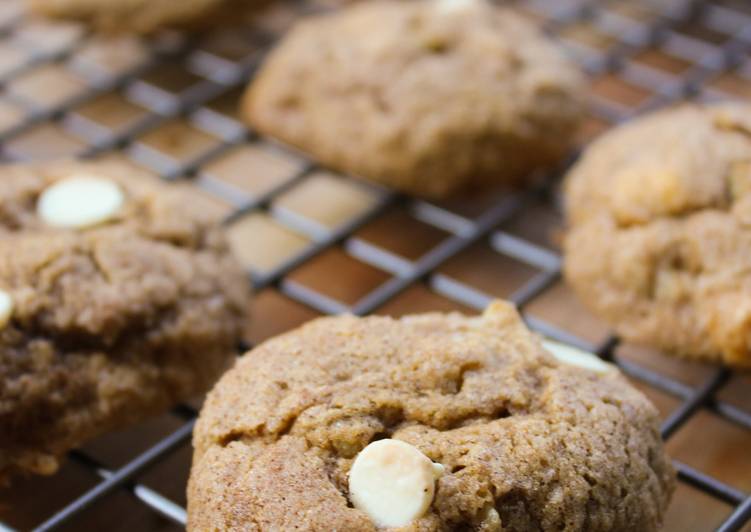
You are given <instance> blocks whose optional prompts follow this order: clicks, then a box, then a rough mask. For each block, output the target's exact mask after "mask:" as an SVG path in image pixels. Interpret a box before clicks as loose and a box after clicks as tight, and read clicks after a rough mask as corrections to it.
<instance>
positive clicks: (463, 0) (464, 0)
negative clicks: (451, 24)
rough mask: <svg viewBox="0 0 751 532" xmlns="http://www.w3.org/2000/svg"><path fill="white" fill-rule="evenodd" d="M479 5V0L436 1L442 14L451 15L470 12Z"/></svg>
mask: <svg viewBox="0 0 751 532" xmlns="http://www.w3.org/2000/svg"><path fill="white" fill-rule="evenodd" d="M478 3H479V2H478V0H436V7H437V8H438V11H439V12H440V13H444V14H451V13H459V12H461V11H469V10H470V9H472V8H474V7H476V6H477V5H478Z"/></svg>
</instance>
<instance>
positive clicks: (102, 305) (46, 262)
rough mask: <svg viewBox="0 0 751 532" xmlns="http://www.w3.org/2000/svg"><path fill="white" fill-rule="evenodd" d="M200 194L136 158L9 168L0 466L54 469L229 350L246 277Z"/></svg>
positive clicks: (212, 370) (0, 179)
mask: <svg viewBox="0 0 751 532" xmlns="http://www.w3.org/2000/svg"><path fill="white" fill-rule="evenodd" d="M87 183H88V185H92V184H93V185H94V186H88V188H87V185H86V184H87ZM75 198H77V199H76V200H75V201H73V200H74V199H75ZM60 199H63V200H64V201H63V202H62V203H61V202H60V201H59V200H60ZM192 199H193V196H192V193H190V192H189V191H188V190H185V189H181V188H180V187H177V186H167V185H164V184H162V183H159V182H158V181H157V180H156V179H153V178H150V177H148V176H145V175H143V174H141V173H139V171H137V170H136V169H134V168H132V167H130V166H128V165H127V164H125V163H90V162H87V163H84V162H51V163H43V164H32V165H17V166H6V167H3V169H2V170H1V171H0V480H1V479H3V478H6V477H8V476H10V475H12V474H13V473H16V472H33V473H40V474H50V473H53V472H54V471H55V470H56V469H57V467H58V465H59V462H60V460H61V458H62V456H63V455H64V453H65V452H66V451H68V450H69V449H71V448H74V447H76V446H78V445H80V444H81V443H83V442H84V441H86V440H87V439H89V438H92V437H94V436H96V435H99V434H101V433H103V432H105V431H109V430H112V429H115V428H120V427H123V426H125V425H127V424H129V423H132V422H135V421H137V420H140V419H142V418H144V417H146V416H148V415H151V414H155V413H158V412H161V411H163V410H165V409H166V408H168V407H170V406H172V405H174V404H176V403H177V402H179V401H181V400H185V399H188V398H190V397H192V396H193V395H195V394H198V393H200V392H203V391H205V390H206V389H207V388H208V387H210V386H211V384H212V383H213V382H214V381H215V379H217V378H218V377H219V375H220V374H221V373H222V372H223V371H224V370H225V369H226V368H227V366H228V365H229V364H230V363H231V361H232V359H233V358H234V354H235V352H236V351H235V349H236V345H237V343H238V340H239V336H240V333H241V328H242V326H243V323H244V320H245V311H246V307H247V297H248V290H249V288H248V282H247V278H246V276H245V274H244V273H243V271H242V269H241V268H240V267H239V266H238V265H237V264H236V263H235V261H234V260H233V258H232V257H231V256H230V253H229V251H228V248H227V246H226V244H225V242H224V237H223V235H222V233H221V232H220V230H219V228H218V226H217V224H216V220H213V219H212V218H211V217H209V216H207V215H204V214H202V213H201V212H197V211H200V209H195V208H194V205H193V201H192ZM66 206H68V207H66ZM69 207H72V208H69Z"/></svg>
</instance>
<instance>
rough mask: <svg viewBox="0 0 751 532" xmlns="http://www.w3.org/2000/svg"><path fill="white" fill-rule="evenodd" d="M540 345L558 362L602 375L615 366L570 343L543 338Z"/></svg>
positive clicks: (613, 369) (614, 368) (612, 369)
mask: <svg viewBox="0 0 751 532" xmlns="http://www.w3.org/2000/svg"><path fill="white" fill-rule="evenodd" d="M542 346H543V347H544V348H545V349H547V350H548V351H549V352H550V353H551V354H552V355H553V356H554V357H555V358H557V359H558V361H559V362H563V363H564V364H569V365H571V366H578V367H580V368H584V369H588V370H591V371H594V372H596V373H599V374H601V375H604V374H606V373H610V372H611V371H615V370H616V367H615V366H613V365H612V364H608V363H607V362H604V361H603V360H602V359H601V358H600V357H598V356H595V355H593V354H592V353H587V352H586V351H582V350H581V349H577V348H575V347H571V346H570V345H566V344H561V343H559V342H554V341H552V340H543V341H542Z"/></svg>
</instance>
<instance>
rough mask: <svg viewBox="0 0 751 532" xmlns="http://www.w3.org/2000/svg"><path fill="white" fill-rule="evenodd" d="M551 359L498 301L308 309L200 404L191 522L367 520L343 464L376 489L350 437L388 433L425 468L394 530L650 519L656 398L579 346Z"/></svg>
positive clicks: (661, 468) (664, 490)
mask: <svg viewBox="0 0 751 532" xmlns="http://www.w3.org/2000/svg"><path fill="white" fill-rule="evenodd" d="M558 356H560V357H561V358H560V359H559V358H557V357H555V356H553V355H551V353H550V352H549V351H546V349H544V348H543V346H542V344H541V343H540V341H539V339H538V338H537V337H535V336H534V335H533V334H532V333H530V331H529V330H528V329H527V328H526V327H525V326H524V324H523V322H522V321H521V319H520V318H519V315H518V314H517V312H516V311H515V310H514V308H513V307H512V306H511V305H509V304H507V303H503V302H495V303H493V304H492V305H491V306H490V307H488V309H487V310H486V311H485V313H484V314H483V315H482V316H479V317H467V316H463V315H460V314H437V313H435V314H424V315H416V316H408V317H404V318H402V319H398V320H395V319H391V318H387V317H368V318H356V317H353V316H340V317H330V318H322V319H318V320H315V321H313V322H311V323H309V324H307V325H305V326H303V327H301V328H300V329H297V330H295V331H292V332H290V333H287V334H284V335H282V336H280V337H277V338H275V339H272V340H269V341H267V342H266V343H264V344H262V345H260V346H259V347H257V348H256V349H254V350H253V351H250V352H249V353H247V354H246V355H245V356H244V357H242V358H240V359H239V360H238V362H237V363H236V365H235V367H234V369H232V370H231V371H229V372H228V373H227V374H226V375H225V376H224V377H222V379H221V380H220V382H219V383H218V384H217V385H216V386H215V388H214V390H213V391H212V392H211V393H210V394H209V397H208V399H207V402H206V403H205V406H204V408H203V411H202V412H201V415H200V417H199V420H198V422H197V425H196V428H195V431H194V439H193V443H194V447H195V454H194V457H193V468H192V471H191V478H190V482H189V487H188V516H189V517H188V529H189V530H193V531H198V530H253V531H262V530H263V531H266V530H293V529H294V530H321V531H323V530H326V531H328V530H348V531H373V530H375V529H376V523H375V522H374V520H373V518H371V516H370V513H368V511H365V510H361V509H360V508H361V507H364V506H366V503H367V501H365V502H363V501H362V499H363V498H365V499H367V496H368V493H367V492H365V493H364V494H363V492H360V495H361V496H362V497H359V498H358V497H352V493H351V492H350V488H351V487H352V483H351V482H350V474H351V473H352V469H353V462H354V461H355V459H357V460H358V461H359V462H368V464H360V468H359V472H358V473H355V474H354V476H356V477H357V478H356V479H355V480H353V482H358V483H360V482H362V481H363V477H364V483H365V484H366V487H367V486H370V487H373V486H374V485H375V483H374V479H373V470H372V467H366V466H372V465H373V463H374V461H375V463H376V465H378V464H379V463H380V464H383V463H386V462H387V460H384V455H383V453H381V456H380V458H378V459H375V460H374V456H373V455H374V454H376V455H377V454H378V452H375V451H374V452H371V454H370V456H368V457H367V458H366V457H364V455H365V453H363V452H362V451H363V449H364V448H365V447H366V446H368V449H371V451H372V445H369V444H371V443H372V442H374V441H379V442H380V441H385V440H387V439H388V440H398V441H400V442H404V443H407V444H409V446H411V447H413V448H414V449H413V451H412V452H411V454H412V455H413V456H412V457H411V458H410V457H406V458H405V457H404V456H403V457H402V458H401V459H400V460H401V461H399V460H392V461H391V462H392V464H397V465H399V464H402V465H404V464H406V463H407V462H411V463H413V464H417V467H419V468H422V469H421V470H417V471H415V470H414V469H413V470H412V472H413V473H419V474H415V475H413V478H417V479H418V480H419V481H420V482H422V483H423V484H418V485H423V486H425V487H424V489H425V490H429V487H430V485H429V483H430V482H432V480H431V478H434V477H438V478H437V480H436V481H435V486H434V497H433V499H432V501H429V503H430V504H429V506H428V507H427V509H423V510H424V511H423V513H422V515H420V516H418V517H416V518H415V519H414V520H413V521H412V522H411V523H410V524H409V526H408V527H406V528H400V530H424V531H428V530H433V531H439V530H478V531H480V530H482V531H500V530H507V531H526V530H568V531H572V530H587V531H600V530H621V531H622V530H634V531H637V530H638V531H650V530H656V529H658V528H659V525H660V522H661V520H662V516H663V514H664V511H665V508H666V506H667V504H668V500H669V498H670V495H671V493H672V490H673V487H674V478H673V470H672V467H671V465H670V462H669V461H668V459H667V457H666V456H665V454H664V452H663V448H662V443H661V440H660V435H659V431H658V417H657V412H656V410H655V408H654V407H653V406H652V405H651V404H650V403H649V401H648V400H647V399H646V398H645V397H644V396H643V395H642V394H641V393H640V392H638V391H636V390H635V389H634V388H632V387H631V386H630V385H629V383H628V382H627V380H626V379H625V378H624V377H623V376H622V375H621V374H620V372H619V371H618V370H617V369H616V368H615V367H613V366H610V365H608V364H605V363H603V362H601V361H600V360H599V359H597V360H593V361H586V362H584V363H578V362H577V361H576V358H577V357H579V356H583V357H585V358H586V357H593V355H586V354H584V355H578V354H572V353H571V352H568V353H562V354H560V355H558ZM561 360H565V361H566V362H562V361H561ZM409 446H407V447H409ZM397 450H398V449H397ZM380 451H383V449H381V450H380ZM389 452H390V453H393V452H394V450H393V449H392V450H390V451H389ZM415 453H417V454H415ZM407 454H410V453H407ZM421 455H424V457H423V458H420V456H421ZM391 456H393V454H391ZM421 461H422V465H420V462H421ZM431 461H432V462H435V463H436V464H435V466H433V467H430V466H431ZM438 464H440V465H438ZM441 466H442V467H441ZM399 467H401V466H399ZM397 469H398V468H397ZM431 471H433V472H434V473H435V475H434V476H432V473H431ZM377 472H378V471H376V473H377ZM392 472H393V471H392ZM388 477H389V476H388V475H384V476H383V477H382V478H381V479H380V480H383V478H386V479H388ZM352 478H354V477H352ZM425 482H428V484H425ZM381 487H383V485H381ZM355 489H359V488H355ZM400 489H401V488H400ZM407 491H409V490H407ZM423 493H426V492H423ZM428 493H429V491H428ZM371 502H374V503H375V504H377V503H378V501H377V500H376V501H372V500H371ZM412 502H414V500H413V501H412ZM417 502H418V503H419V502H420V501H417ZM353 504H354V507H353ZM414 507H417V508H418V509H420V508H422V507H421V506H420V505H419V504H417V505H415V506H414ZM392 517H393V516H392ZM501 527H502V528H501ZM391 529H393V528H391Z"/></svg>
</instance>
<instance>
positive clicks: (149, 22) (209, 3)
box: [27, 0, 262, 33]
mask: <svg viewBox="0 0 751 532" xmlns="http://www.w3.org/2000/svg"><path fill="white" fill-rule="evenodd" d="M27 1H28V3H29V6H30V8H31V9H32V11H34V12H35V13H38V14H40V15H44V16H48V17H55V18H65V19H74V20H80V21H83V22H85V23H87V24H90V25H91V26H93V27H95V28H96V29H99V30H102V31H105V32H134V33H152V32H154V31H156V30H159V29H162V28H182V27H207V26H209V25H211V24H212V23H215V22H217V21H219V20H222V19H223V18H225V17H227V16H228V15H230V14H233V15H234V16H235V18H236V17H237V12H238V11H241V12H243V13H244V12H246V11H248V9H249V8H248V6H249V5H250V4H252V3H255V0H253V1H251V0H181V1H175V0H27ZM261 1H262V0H258V2H257V3H259V4H260V3H261Z"/></svg>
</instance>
